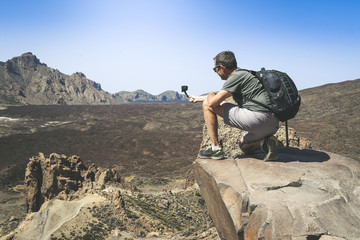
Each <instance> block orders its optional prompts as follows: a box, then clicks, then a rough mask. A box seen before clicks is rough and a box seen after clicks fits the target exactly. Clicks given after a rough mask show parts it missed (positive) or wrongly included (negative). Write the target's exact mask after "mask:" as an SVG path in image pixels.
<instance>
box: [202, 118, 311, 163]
mask: <svg viewBox="0 0 360 240" xmlns="http://www.w3.org/2000/svg"><path fill="white" fill-rule="evenodd" d="M288 133H289V146H290V147H298V148H311V142H310V141H309V140H307V139H306V138H304V137H301V136H299V134H298V133H297V132H296V131H295V129H294V128H289V131H288ZM243 134H244V131H242V130H240V129H237V128H234V127H230V126H229V125H226V124H225V123H224V121H223V120H222V119H220V118H219V139H220V142H221V145H222V147H223V149H224V152H225V154H226V156H227V157H230V158H236V157H237V156H240V155H242V154H244V153H243V152H242V151H241V150H240V148H239V143H240V137H241V136H242V135H243ZM275 136H276V137H277V138H278V139H279V141H280V145H282V146H286V133H285V127H284V126H281V127H280V128H279V130H278V131H277V132H276V134H275ZM210 143H211V142H210V137H209V135H208V133H207V129H206V126H204V128H203V140H202V142H201V145H200V149H205V148H206V147H208V146H209V145H210Z"/></svg>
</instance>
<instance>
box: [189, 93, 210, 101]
mask: <svg viewBox="0 0 360 240" xmlns="http://www.w3.org/2000/svg"><path fill="white" fill-rule="evenodd" d="M206 98H207V96H206V95H205V96H190V97H189V98H188V100H189V102H191V103H196V102H203V101H205V99H206Z"/></svg>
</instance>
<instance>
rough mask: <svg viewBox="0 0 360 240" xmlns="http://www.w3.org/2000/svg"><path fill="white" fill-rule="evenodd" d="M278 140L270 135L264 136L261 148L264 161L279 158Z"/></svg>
mask: <svg viewBox="0 0 360 240" xmlns="http://www.w3.org/2000/svg"><path fill="white" fill-rule="evenodd" d="M278 146H279V140H278V139H277V138H276V137H275V136H273V135H271V136H267V137H265V140H264V144H263V145H262V146H261V149H262V150H263V151H264V152H265V157H264V159H263V160H264V161H265V162H266V161H275V160H278V159H279V155H278Z"/></svg>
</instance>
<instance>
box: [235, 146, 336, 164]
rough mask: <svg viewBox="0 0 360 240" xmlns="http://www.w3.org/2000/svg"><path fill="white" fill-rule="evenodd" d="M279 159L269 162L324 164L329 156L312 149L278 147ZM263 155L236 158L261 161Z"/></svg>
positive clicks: (260, 153)
mask: <svg viewBox="0 0 360 240" xmlns="http://www.w3.org/2000/svg"><path fill="white" fill-rule="evenodd" d="M278 151H279V159H278V160H277V161H271V162H325V161H328V160H329V159H330V156H329V155H328V154H327V153H325V152H322V151H316V150H313V149H300V148H295V147H279V150H278ZM264 156H265V154H264V152H263V151H256V152H254V153H253V154H245V155H239V156H237V157H236V158H237V159H241V158H248V157H252V158H256V159H259V160H263V158H264Z"/></svg>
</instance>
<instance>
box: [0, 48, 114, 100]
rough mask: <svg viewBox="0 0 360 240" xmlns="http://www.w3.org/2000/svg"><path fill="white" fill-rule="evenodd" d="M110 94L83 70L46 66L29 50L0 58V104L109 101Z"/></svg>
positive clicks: (110, 98) (111, 98)
mask: <svg viewBox="0 0 360 240" xmlns="http://www.w3.org/2000/svg"><path fill="white" fill-rule="evenodd" d="M113 102H114V99H113V97H112V95H111V94H110V93H108V92H105V91H104V90H102V89H101V86H100V84H99V83H96V82H94V81H92V80H89V79H87V78H86V76H85V75H84V74H83V73H80V72H77V73H74V74H72V75H70V76H69V75H66V74H63V73H61V72H60V71H59V70H57V69H53V68H50V67H48V66H47V65H46V64H44V63H41V62H40V60H39V59H38V58H37V57H36V56H35V55H33V54H32V53H25V54H23V55H21V56H19V57H14V58H12V59H11V60H8V61H6V62H0V103H1V104H55V105H69V104H111V103H113Z"/></svg>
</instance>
